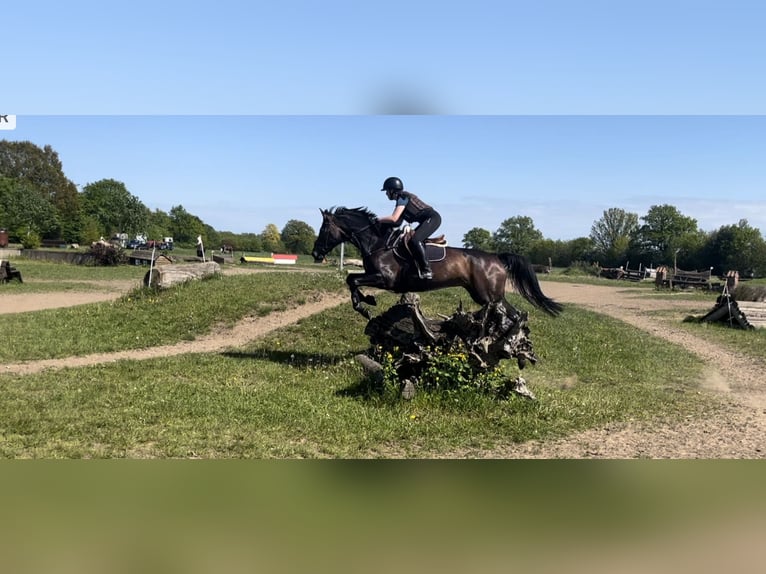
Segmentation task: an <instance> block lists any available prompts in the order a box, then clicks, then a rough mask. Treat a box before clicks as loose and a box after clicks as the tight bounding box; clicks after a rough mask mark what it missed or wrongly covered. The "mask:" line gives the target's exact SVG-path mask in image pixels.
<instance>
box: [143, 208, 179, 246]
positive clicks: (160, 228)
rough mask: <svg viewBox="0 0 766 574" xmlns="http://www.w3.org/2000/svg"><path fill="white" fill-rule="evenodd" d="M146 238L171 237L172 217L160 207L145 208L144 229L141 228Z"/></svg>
mask: <svg viewBox="0 0 766 574" xmlns="http://www.w3.org/2000/svg"><path fill="white" fill-rule="evenodd" d="M141 231H142V232H143V233H144V234H145V235H146V237H147V239H148V238H153V239H161V238H163V237H173V239H174V240H175V236H174V235H173V219H172V218H171V217H170V215H168V214H167V213H166V212H164V211H162V210H161V209H155V210H154V211H151V210H150V209H149V208H147V209H146V229H143V230H141Z"/></svg>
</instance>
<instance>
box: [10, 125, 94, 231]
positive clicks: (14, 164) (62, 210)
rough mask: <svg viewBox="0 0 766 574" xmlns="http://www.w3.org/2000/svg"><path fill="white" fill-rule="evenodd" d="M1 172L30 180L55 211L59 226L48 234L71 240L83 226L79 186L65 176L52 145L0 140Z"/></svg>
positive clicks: (31, 186) (32, 185) (14, 177)
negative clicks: (78, 192)
mask: <svg viewBox="0 0 766 574" xmlns="http://www.w3.org/2000/svg"><path fill="white" fill-rule="evenodd" d="M0 175H3V176H5V177H9V178H12V179H16V180H18V181H20V182H24V183H27V184H28V185H29V187H28V189H34V190H35V191H36V192H38V193H39V194H40V196H41V197H42V198H43V199H45V200H47V201H48V202H49V203H50V204H51V205H52V206H53V207H54V209H55V211H56V218H55V219H56V225H55V226H54V227H53V228H51V229H49V230H48V231H47V232H46V233H47V234H49V235H52V236H60V237H63V238H64V239H66V240H68V241H74V240H75V239H78V238H77V237H76V235H77V234H78V233H79V231H80V228H81V224H82V222H81V219H80V208H79V203H78V194H77V187H76V186H75V184H74V183H72V182H71V181H70V180H69V179H67V177H66V176H65V175H64V171H63V168H62V164H61V160H59V157H58V153H57V152H56V151H55V150H54V149H53V148H52V147H51V146H50V145H46V146H44V147H42V148H41V147H39V146H37V145H35V144H33V143H32V142H29V141H22V142H14V141H8V140H0Z"/></svg>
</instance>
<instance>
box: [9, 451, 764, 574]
mask: <svg viewBox="0 0 766 574" xmlns="http://www.w3.org/2000/svg"><path fill="white" fill-rule="evenodd" d="M765 474H766V466H764V464H763V463H761V462H757V461H454V460H453V461H4V462H2V463H0V484H1V486H2V488H0V493H2V494H0V497H1V498H0V508H2V509H3V520H2V521H1V523H2V526H0V528H2V532H0V568H2V570H3V571H6V572H16V573H24V572H35V573H39V572H49V571H50V572H54V571H55V572H69V571H71V572H78V573H88V572H104V571H109V572H112V573H117V574H119V573H121V572H135V571H137V570H140V571H142V572H155V571H156V572H165V573H167V572H184V573H191V574H195V573H203V572H221V571H225V572H229V573H231V572H252V571H253V570H255V569H258V570H259V571H261V570H263V571H266V570H267V571H269V572H274V571H277V572H279V571H290V572H294V571H296V570H306V571H311V572H338V571H365V572H372V573H375V572H391V571H392V570H394V569H396V570H398V571H416V570H417V571H422V570H423V569H424V568H426V569H428V570H429V571H430V570H433V569H438V570H439V571H442V572H465V571H471V572H500V571H503V572H507V571H508V569H509V568H510V567H524V568H526V569H528V570H532V571H550V572H554V571H556V572H560V571H562V569H564V568H565V569H566V571H568V572H615V571H619V572H646V571H651V572H674V573H684V572H700V571H711V572H712V571H721V569H723V568H724V567H725V568H726V569H727V570H732V569H733V571H737V572H747V571H750V570H751V569H752V571H754V572H755V571H756V570H755V568H756V566H757V565H758V552H759V548H760V542H759V541H760V540H763V539H765V538H764V535H766V528H765V527H766V513H764V510H765V508H764V506H766V501H765V500H764V497H763V494H762V493H763V484H764V483H765V482H764V479H765V478H766V476H764V475H765ZM759 570H760V569H759Z"/></svg>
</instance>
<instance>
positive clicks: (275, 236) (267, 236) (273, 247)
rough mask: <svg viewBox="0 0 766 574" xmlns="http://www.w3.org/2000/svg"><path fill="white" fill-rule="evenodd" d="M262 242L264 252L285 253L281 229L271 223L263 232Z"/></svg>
mask: <svg viewBox="0 0 766 574" xmlns="http://www.w3.org/2000/svg"><path fill="white" fill-rule="evenodd" d="M261 242H262V246H263V250H264V251H268V252H269V253H279V252H281V251H284V245H282V234H281V233H280V232H279V228H278V227H277V226H276V225H274V224H273V223H269V224H268V225H267V226H266V227H265V228H264V229H263V231H262V232H261Z"/></svg>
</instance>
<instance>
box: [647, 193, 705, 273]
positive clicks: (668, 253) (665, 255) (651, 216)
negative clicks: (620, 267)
mask: <svg viewBox="0 0 766 574" xmlns="http://www.w3.org/2000/svg"><path fill="white" fill-rule="evenodd" d="M641 220H642V221H643V222H644V224H643V225H641V226H640V227H639V228H638V229H637V230H636V233H635V236H634V241H635V244H636V246H637V247H638V248H639V251H640V252H641V253H642V255H644V256H646V257H647V258H648V259H649V261H650V262H651V263H666V264H669V263H670V262H672V261H674V260H675V258H676V255H677V252H676V250H677V249H678V250H680V249H681V246H682V245H683V244H684V241H685V240H688V238H686V237H685V236H687V235H689V234H697V233H698V231H699V230H698V228H697V220H696V219H694V218H692V217H687V216H685V215H682V214H681V213H680V212H679V211H678V209H677V208H676V207H674V206H672V205H653V206H652V207H650V208H649V211H648V212H647V214H646V215H644V216H643V217H642V218H641Z"/></svg>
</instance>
